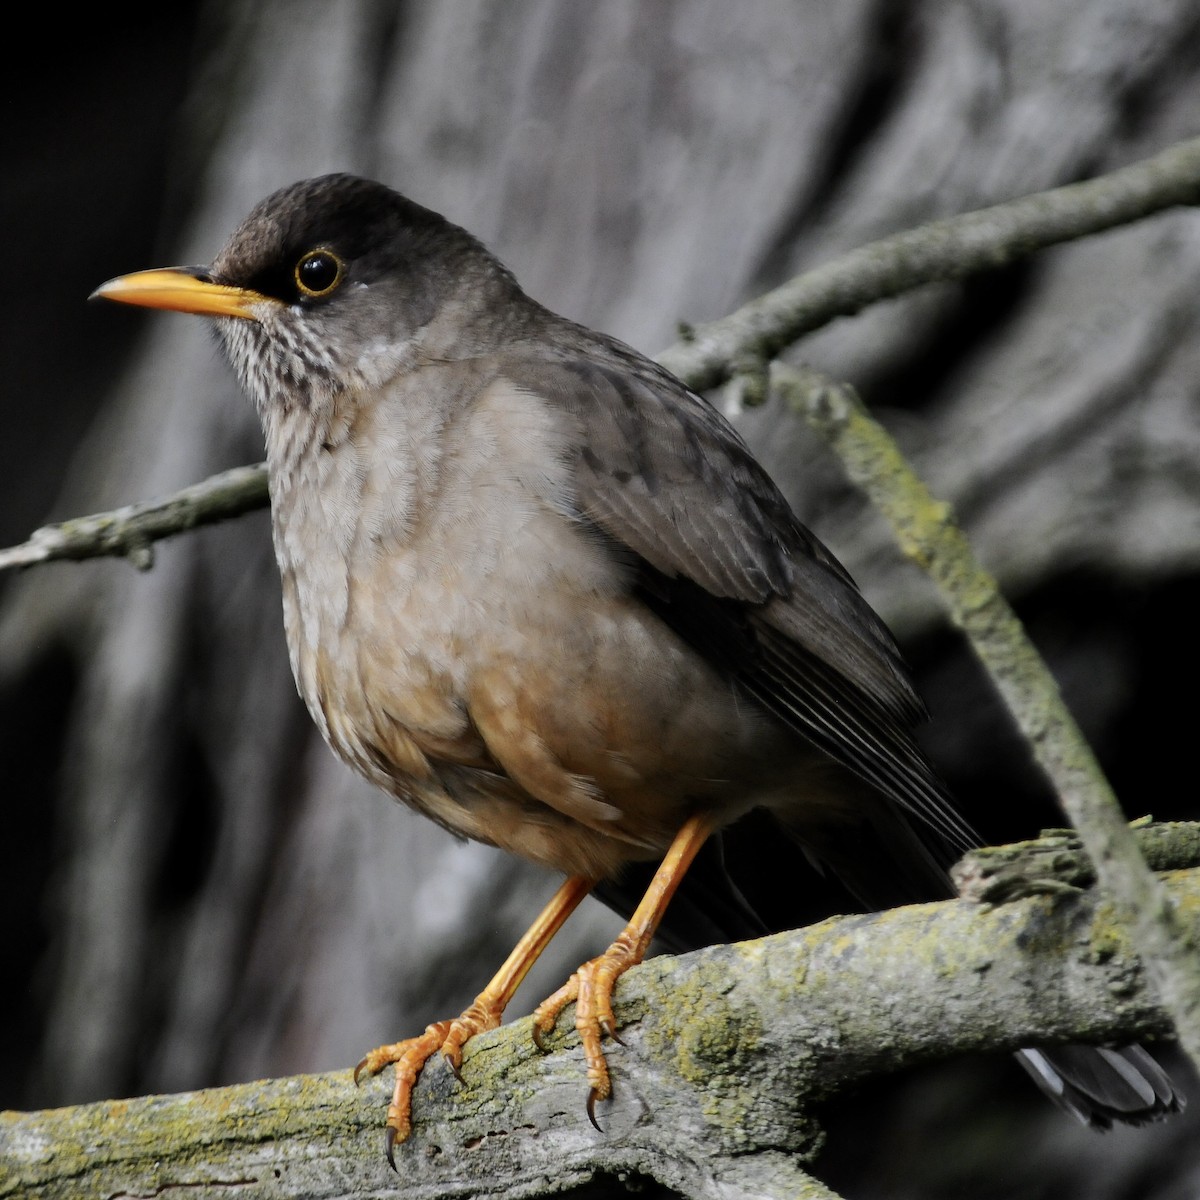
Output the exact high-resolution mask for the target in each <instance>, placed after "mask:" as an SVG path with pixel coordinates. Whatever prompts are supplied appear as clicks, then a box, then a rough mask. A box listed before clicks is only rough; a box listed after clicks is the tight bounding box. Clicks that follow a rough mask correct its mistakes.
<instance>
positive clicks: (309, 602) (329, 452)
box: [272, 379, 771, 874]
mask: <svg viewBox="0 0 1200 1200" xmlns="http://www.w3.org/2000/svg"><path fill="white" fill-rule="evenodd" d="M453 400H454V397H453V396H451V397H450V401H451V402H450V403H447V402H446V396H445V395H444V394H443V395H442V397H441V403H440V406H435V405H433V404H432V403H431V402H430V397H429V395H428V394H423V393H420V392H414V390H413V389H412V387H411V386H406V387H405V388H404V389H402V390H401V391H400V393H399V394H397V395H395V396H392V397H390V398H389V402H388V405H387V406H386V407H384V408H382V409H381V408H380V407H379V406H378V405H377V406H376V408H375V409H374V410H373V411H371V412H369V413H362V414H355V413H349V414H347V415H346V416H345V417H343V419H342V421H341V423H340V425H338V426H337V427H336V428H334V429H332V430H330V431H329V432H328V433H327V434H326V436H324V437H322V438H319V439H317V438H311V439H309V444H308V446H307V449H306V453H305V454H304V455H299V456H295V457H294V459H293V461H292V462H291V463H290V464H287V469H281V468H280V467H278V466H276V467H275V468H273V472H272V475H273V494H272V502H273V509H274V514H275V516H274V528H275V542H276V550H277V554H278V558H279V564H280V570H281V576H282V579H283V592H284V605H285V623H286V628H287V634H288V642H289V648H290V650H291V656H292V664H293V669H294V671H295V674H296V679H297V684H298V686H299V689H300V692H301V694H302V695H303V697H304V699H305V701H306V703H307V704H308V707H309V709H310V711H311V712H312V714H313V716H314V718H315V719H316V721H317V723H318V724H319V725H320V727H321V729H322V731H323V733H324V734H325V736H326V737H327V739H328V740H329V742H330V744H331V745H332V746H333V748H334V749H335V750H336V751H337V752H338V753H339V754H340V755H341V756H342V757H343V758H344V759H346V760H347V761H348V762H349V763H351V765H352V766H354V767H355V768H356V769H358V770H359V771H361V772H362V773H363V774H365V775H366V776H368V777H369V778H371V779H372V780H373V781H374V782H376V783H378V784H380V785H381V786H384V787H386V788H388V789H389V790H390V791H392V792H393V793H394V794H396V795H398V796H400V797H401V798H403V799H405V800H406V801H408V802H409V803H412V804H414V805H415V806H417V807H419V808H421V809H422V810H424V811H426V812H427V813H428V814H429V815H431V816H434V817H435V819H437V820H439V821H441V822H442V823H443V824H445V825H448V826H449V827H450V828H452V829H454V830H456V831H457V832H460V833H463V834H466V835H468V836H472V837H477V838H481V839H482V840H487V841H491V842H494V843H496V844H499V845H502V846H506V847H507V848H509V849H513V850H515V851H516V852H518V853H522V854H525V855H526V856H527V857H532V858H535V859H538V860H540V861H543V862H547V863H550V864H552V865H555V866H560V867H562V868H563V869H567V870H580V871H585V872H587V873H592V874H601V873H605V872H607V871H610V870H612V869H613V868H615V867H616V866H617V865H618V864H619V862H620V861H622V860H624V859H627V858H631V857H645V856H647V855H652V854H654V853H657V852H659V851H661V849H662V848H663V847H664V846H665V844H666V843H667V842H668V841H669V840H670V837H671V835H672V834H673V833H674V831H675V829H676V828H677V827H678V825H679V824H680V823H681V821H682V819H683V817H684V815H685V814H686V808H687V805H688V804H689V803H691V802H692V801H693V800H694V799H695V798H696V797H697V796H702V795H707V796H710V797H717V796H720V797H723V802H726V803H729V804H731V805H733V804H736V803H738V799H737V798H734V797H732V796H730V795H728V794H727V792H728V781H729V780H731V779H734V778H745V776H746V761H747V760H748V759H750V758H752V757H753V756H754V755H755V754H756V753H758V752H760V751H762V750H763V748H764V739H765V738H766V739H769V738H770V736H771V734H770V731H768V730H767V729H766V728H765V726H764V723H763V722H762V721H761V719H760V718H758V717H757V716H756V715H755V714H753V713H749V712H747V710H746V706H745V705H744V703H743V704H740V705H739V703H738V701H737V699H736V698H735V697H734V695H733V692H732V689H731V688H730V687H729V686H728V684H727V683H726V682H725V681H724V680H722V679H720V678H719V677H718V676H717V674H716V673H715V671H714V670H713V669H712V668H711V667H710V666H709V665H708V664H707V663H705V662H704V661H703V660H702V659H700V658H699V656H697V655H696V654H695V653H694V652H693V651H692V650H691V649H690V648H689V647H688V646H686V645H685V644H684V643H683V642H681V641H680V640H679V639H677V638H676V637H675V635H674V634H672V633H671V632H670V631H669V630H668V629H667V628H666V627H665V626H663V625H662V624H661V623H660V622H659V620H658V619H657V618H656V617H655V616H654V615H653V614H652V613H651V612H650V611H649V610H648V609H647V608H646V607H645V606H644V605H642V604H641V603H640V601H638V600H637V599H636V598H635V597H634V596H633V594H632V593H631V590H630V588H629V579H628V571H629V567H628V565H627V564H626V563H625V562H622V561H621V560H619V559H618V558H616V557H614V556H613V554H612V553H611V551H610V550H609V548H608V547H607V546H606V545H605V544H604V543H602V542H601V541H600V540H599V539H597V538H596V537H595V536H594V535H593V534H592V533H591V532H590V531H589V529H588V527H587V526H586V525H584V524H583V523H582V522H581V521H580V520H579V519H578V518H577V516H576V514H575V511H574V506H573V502H572V488H571V475H570V471H571V466H570V463H571V455H570V453H569V448H570V443H571V439H572V438H574V437H578V436H579V434H578V431H576V430H573V429H572V428H570V426H569V425H567V424H565V420H566V419H565V418H563V417H560V416H559V415H558V414H557V413H556V412H555V410H553V409H552V408H551V407H550V406H549V405H547V404H546V403H545V401H543V400H542V399H541V398H539V397H537V396H536V395H531V394H529V393H527V392H523V391H522V390H521V389H519V388H516V387H513V386H512V385H510V384H508V383H507V382H505V381H504V380H503V379H497V380H493V381H491V382H490V383H488V384H487V385H486V386H484V387H482V388H480V389H478V390H477V391H476V393H475V395H474V398H473V399H472V401H471V402H470V403H465V402H463V403H458V404H455V403H453ZM751 774H752V775H753V774H754V772H753V771H751Z"/></svg>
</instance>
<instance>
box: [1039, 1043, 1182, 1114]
mask: <svg viewBox="0 0 1200 1200" xmlns="http://www.w3.org/2000/svg"><path fill="white" fill-rule="evenodd" d="M1016 1058H1017V1061H1018V1062H1019V1063H1020V1064H1021V1066H1023V1067H1024V1068H1025V1070H1026V1071H1028V1072H1029V1074H1030V1075H1031V1076H1032V1077H1033V1080H1034V1082H1035V1083H1036V1084H1037V1085H1038V1087H1040V1088H1041V1089H1042V1091H1043V1092H1045V1093H1046V1095H1047V1096H1049V1097H1050V1099H1051V1100H1053V1101H1054V1103H1055V1104H1057V1105H1058V1107H1059V1108H1061V1109H1063V1110H1064V1111H1066V1112H1068V1113H1070V1114H1071V1115H1072V1116H1073V1117H1075V1118H1076V1119H1077V1120H1079V1121H1081V1122H1083V1124H1084V1125H1090V1126H1091V1127H1092V1128H1093V1129H1111V1128H1112V1125H1113V1122H1114V1121H1119V1122H1121V1123H1122V1124H1125V1125H1146V1124H1149V1123H1150V1122H1151V1121H1160V1120H1162V1119H1163V1118H1164V1117H1167V1116H1170V1115H1171V1113H1177V1112H1182V1111H1183V1110H1184V1108H1185V1107H1186V1106H1187V1099H1186V1097H1185V1096H1184V1095H1183V1094H1182V1093H1181V1092H1180V1091H1179V1090H1178V1089H1177V1088H1176V1087H1175V1085H1174V1084H1173V1083H1172V1082H1171V1080H1170V1078H1169V1076H1168V1075H1167V1073H1166V1072H1165V1071H1164V1070H1163V1069H1162V1068H1161V1067H1160V1066H1159V1065H1158V1063H1156V1062H1155V1061H1154V1059H1153V1058H1151V1057H1150V1055H1149V1054H1147V1053H1146V1051H1145V1050H1144V1049H1142V1047H1141V1046H1121V1047H1120V1048H1118V1049H1115V1050H1110V1049H1108V1048H1107V1047H1104V1046H1057V1047H1054V1048H1053V1049H1045V1050H1019V1051H1017V1055H1016Z"/></svg>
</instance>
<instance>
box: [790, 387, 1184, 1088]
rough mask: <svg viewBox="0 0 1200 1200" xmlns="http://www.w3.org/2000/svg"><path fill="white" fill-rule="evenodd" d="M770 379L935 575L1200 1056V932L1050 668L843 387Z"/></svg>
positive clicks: (964, 544)
mask: <svg viewBox="0 0 1200 1200" xmlns="http://www.w3.org/2000/svg"><path fill="white" fill-rule="evenodd" d="M773 378H774V381H775V385H776V387H777V388H778V389H779V392H780V393H781V395H782V396H783V398H784V400H785V402H786V403H787V404H788V405H789V406H790V407H792V408H793V409H794V410H795V411H796V412H798V413H800V414H802V415H804V416H805V417H806V418H807V419H808V420H809V421H810V422H811V423H812V424H813V425H814V426H815V427H816V428H817V429H819V430H820V431H821V433H822V434H823V435H824V436H825V437H826V439H827V440H828V441H829V443H830V445H831V446H832V447H833V449H834V450H835V452H836V453H837V454H838V456H839V458H840V459H841V461H842V465H843V466H844V467H845V469H846V473H847V474H848V475H849V477H850V478H851V480H852V481H853V482H854V483H855V484H857V485H858V486H859V487H861V488H862V489H863V491H865V492H866V493H867V495H868V496H869V497H870V499H871V501H872V503H873V504H874V505H875V507H876V508H877V509H879V511H880V512H881V513H882V514H883V515H884V517H885V518H886V519H887V520H888V522H889V523H890V524H891V526H892V530H893V532H894V534H895V536H896V539H897V541H898V542H899V544H900V548H901V550H903V552H904V553H905V554H906V555H907V556H908V557H909V558H911V559H912V560H913V561H915V562H917V563H918V564H919V565H920V566H921V567H922V568H924V570H925V571H926V572H927V573H928V574H929V576H930V577H931V578H932V579H933V581H934V582H935V583H936V584H937V585H938V588H939V590H940V593H941V595H942V598H943V600H944V601H945V603H946V605H947V607H948V609H949V611H950V615H951V617H952V619H953V620H954V623H955V624H956V625H958V626H959V628H961V629H962V630H963V632H964V633H965V634H966V635H967V638H968V640H969V641H970V643H971V647H972V649H974V651H975V653H976V654H977V655H978V657H979V659H980V661H981V662H982V663H983V665H984V666H985V667H986V669H987V672H988V675H989V676H990V678H991V679H992V682H993V683H994V685H995V686H996V688H997V690H998V691H999V692H1000V695H1001V696H1002V698H1003V699H1004V702H1005V703H1006V705H1007V706H1008V709H1009V711H1010V712H1011V713H1012V715H1013V717H1014V719H1015V720H1016V722H1017V725H1018V727H1019V728H1020V730H1021V732H1022V734H1023V735H1024V738H1025V740H1026V742H1027V744H1028V745H1029V746H1030V748H1031V750H1032V752H1033V756H1034V758H1035V760H1036V761H1037V763H1038V765H1039V766H1040V767H1041V768H1042V770H1043V771H1044V773H1045V774H1046V776H1047V778H1048V779H1049V780H1050V782H1051V784H1052V785H1053V787H1054V790H1055V793H1056V794H1057V796H1058V799H1059V802H1060V803H1061V804H1062V807H1063V809H1064V811H1065V812H1066V814H1067V817H1068V818H1069V819H1070V821H1071V824H1072V825H1073V826H1074V827H1075V829H1076V830H1077V831H1078V833H1079V836H1080V839H1081V841H1082V843H1083V846H1084V849H1085V850H1086V851H1087V853H1088V856H1089V858H1090V859H1091V861H1092V864H1093V865H1094V867H1095V871H1096V876H1097V878H1098V880H1099V882H1100V885H1101V887H1103V889H1104V890H1105V892H1106V893H1107V894H1108V895H1109V896H1110V897H1111V898H1112V900H1113V902H1114V903H1115V904H1116V905H1118V907H1119V909H1120V911H1121V913H1122V915H1123V918H1124V919H1125V920H1126V921H1128V922H1129V925H1130V928H1131V929H1132V930H1134V931H1135V933H1136V935H1137V937H1138V939H1139V941H1138V944H1139V946H1141V948H1142V952H1143V953H1144V954H1145V956H1146V959H1147V962H1148V963H1149V965H1150V970H1151V972H1152V975H1153V977H1154V979H1155V980H1156V982H1157V984H1158V986H1159V988H1160V989H1161V993H1162V1002H1163V1005H1164V1007H1165V1008H1166V1009H1167V1011H1168V1012H1170V1013H1171V1015H1172V1017H1173V1019H1174V1021H1175V1027H1176V1031H1177V1033H1178V1036H1179V1041H1180V1044H1181V1045H1182V1046H1183V1048H1184V1050H1185V1051H1186V1052H1187V1054H1188V1056H1189V1057H1190V1058H1191V1060H1192V1062H1193V1063H1195V1064H1196V1065H1197V1066H1200V954H1198V953H1197V946H1200V942H1198V941H1196V940H1195V939H1194V938H1193V937H1192V936H1191V935H1190V931H1189V929H1188V928H1187V926H1186V925H1185V924H1184V923H1183V921H1182V920H1181V919H1180V916H1179V914H1178V913H1176V912H1175V910H1174V909H1173V907H1172V906H1171V904H1170V903H1169V901H1168V899H1167V896H1166V893H1165V892H1164V891H1163V889H1162V887H1161V886H1160V885H1159V884H1158V882H1157V880H1156V879H1155V877H1154V875H1153V874H1151V872H1150V870H1149V868H1148V867H1147V866H1146V863H1145V861H1144V859H1143V858H1142V855H1141V853H1140V851H1139V850H1138V845H1137V842H1136V840H1135V838H1134V836H1133V834H1132V832H1131V831H1130V828H1129V826H1128V825H1127V824H1126V820H1125V816H1124V814H1123V813H1122V811H1121V806H1120V804H1119V803H1118V802H1117V798H1116V796H1115V795H1114V794H1113V791H1112V788H1111V787H1110V785H1109V783H1108V780H1107V779H1106V778H1105V776H1104V772H1103V771H1102V770H1101V768H1100V764H1099V763H1098V762H1097V761H1096V758H1095V755H1094V754H1093V753H1092V750H1091V747H1090V746H1089V745H1088V743H1087V739H1086V738H1085V737H1084V736H1083V733H1082V731H1081V730H1080V729H1079V726H1078V725H1077V724H1076V722H1075V719H1074V717H1073V716H1072V715H1071V712H1070V710H1069V709H1068V708H1067V706H1066V704H1065V703H1064V702H1063V699H1062V695H1061V694H1060V692H1059V690H1058V685H1057V683H1056V682H1055V680H1054V677H1053V675H1051V673H1050V670H1049V668H1048V667H1047V666H1046V664H1045V662H1044V661H1043V659H1042V657H1041V655H1039V654H1038V652H1037V650H1036V649H1035V647H1034V646H1033V643H1032V642H1031V641H1030V640H1029V637H1028V635H1027V634H1026V633H1025V629H1024V627H1023V626H1022V625H1021V622H1020V621H1019V620H1018V619H1017V616H1016V614H1015V613H1014V612H1013V611H1012V609H1011V608H1010V606H1009V604H1008V602H1007V601H1006V600H1005V599H1004V597H1003V595H1001V593H1000V589H999V588H998V587H997V585H996V581H995V580H994V579H993V578H992V576H991V575H990V574H989V573H988V572H987V571H985V570H984V568H983V566H982V565H981V564H980V563H979V561H978V560H977V559H976V557H975V554H974V552H973V551H972V549H971V546H970V543H969V542H968V541H967V539H966V537H965V536H964V534H963V533H962V531H961V530H960V529H959V528H958V527H957V526H956V525H955V524H954V520H953V514H952V512H951V510H950V506H949V505H948V504H945V503H943V502H941V501H939V500H937V499H935V498H934V497H933V495H932V494H931V493H930V492H929V490H928V488H926V486H925V485H924V484H923V483H922V482H921V480H920V479H919V478H918V477H917V475H916V473H915V472H914V471H913V470H912V468H911V467H909V465H908V464H907V462H906V461H905V460H904V457H903V455H902V454H901V453H900V449H899V447H898V446H897V445H896V443H895V441H894V440H893V439H892V437H891V435H890V434H888V432H887V431H886V430H885V429H884V428H883V427H882V426H881V425H880V424H879V423H878V422H877V421H875V420H874V419H873V418H872V417H871V416H870V414H869V413H868V412H867V411H866V409H865V408H864V406H863V405H862V403H861V401H860V400H859V398H858V396H857V394H856V393H855V391H854V389H853V388H851V387H850V386H849V385H847V384H842V383H837V382H836V381H834V380H832V379H830V378H828V377H827V376H824V375H822V374H821V373H820V372H818V371H814V370H812V369H810V368H795V367H788V366H784V365H782V364H777V367H776V370H775V372H774V376H773Z"/></svg>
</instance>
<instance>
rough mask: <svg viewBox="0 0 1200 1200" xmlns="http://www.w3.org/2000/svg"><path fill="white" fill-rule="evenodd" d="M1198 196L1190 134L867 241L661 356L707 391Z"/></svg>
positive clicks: (1199, 165)
mask: <svg viewBox="0 0 1200 1200" xmlns="http://www.w3.org/2000/svg"><path fill="white" fill-rule="evenodd" d="M1197 201H1200V138H1193V139H1191V140H1190V141H1186V142H1179V143H1177V144H1176V145H1174V146H1171V147H1169V148H1168V149H1166V150H1163V151H1162V152H1161V153H1159V154H1156V155H1154V156H1153V157H1151V158H1147V159H1144V160H1143V161H1142V162H1140V163H1134V164H1133V165H1132V166H1128V167H1122V168H1121V169H1120V170H1117V171H1111V172H1109V173H1108V174H1107V175H1101V176H1098V177H1097V178H1096V179H1090V180H1088V181H1086V182H1084V183H1073V184H1068V185H1067V186H1066V187H1060V188H1053V189H1051V190H1050V191H1047V192H1038V193H1036V194H1034V195H1032V196H1023V197H1021V198H1020V199H1017V200H1009V201H1006V202H1005V203H1003V204H996V205H993V206H992V207H991V208H981V209H979V210H978V211H976V212H969V213H964V214H962V215H961V216H955V217H947V218H945V219H944V220H941V221H933V222H930V223H929V224H927V225H920V226H918V227H917V228H916V229H910V230H906V231H905V232H903V233H898V234H894V235H892V236H890V237H885V238H881V239H879V240H878V241H875V242H868V243H867V245H865V246H860V247H859V248H858V249H856V250H851V251H850V252H849V253H848V254H843V255H841V256H840V257H838V258H835V259H833V260H832V261H831V262H828V263H825V264H824V265H823V266H819V267H816V268H814V269H813V270H811V271H806V272H804V274H802V275H798V276H796V278H795V279H792V280H790V281H789V282H787V283H785V284H782V285H781V286H780V287H777V288H775V289H774V290H773V291H770V292H767V293H766V294H765V295H763V296H760V297H758V298H757V299H756V300H752V301H751V302H750V303H749V304H746V305H744V306H743V307H742V308H740V309H738V310H737V311H736V312H734V313H731V314H730V315H729V316H727V317H722V318H721V319H720V320H717V321H712V322H710V323H708V324H706V325H697V326H694V327H691V328H690V329H689V330H688V331H687V336H686V337H685V339H684V341H683V342H682V343H680V344H677V345H675V346H672V347H671V348H670V349H668V350H666V351H665V352H664V353H663V354H661V355H660V356H659V361H660V362H661V363H662V365H663V366H664V367H666V368H667V369H668V370H669V371H673V372H674V373H675V374H676V375H678V376H679V377H680V378H681V379H683V380H685V381H686V382H687V384H688V386H689V387H692V388H694V389H696V390H697V391H704V390H707V389H708V388H712V387H716V386H718V385H719V384H721V383H724V382H725V380H727V379H728V378H729V377H730V375H731V374H732V373H733V372H734V371H735V370H736V369H737V367H738V364H739V363H747V362H752V361H754V360H758V361H759V362H767V361H769V360H770V359H772V358H774V357H775V356H776V355H777V354H779V353H781V352H782V351H783V350H785V349H786V348H787V347H788V346H790V345H792V344H793V343H794V342H796V341H797V340H798V339H799V338H801V337H802V336H803V335H804V334H806V333H811V332H812V331H813V330H814V329H819V328H820V327H821V326H822V325H826V324H828V323H829V322H830V321H831V320H833V319H834V318H835V317H843V316H849V315H851V314H853V313H857V312H861V311H862V309H864V308H866V307H867V306H868V305H871V304H875V303H876V302H878V301H880V300H886V299H889V298H890V297H893V296H898V295H900V294H901V293H903V292H908V291H912V290H913V289H914V288H918V287H922V286H923V285H925V284H927V283H935V282H945V281H947V280H952V279H964V278H966V277H967V276H968V275H974V274H977V273H978V272H980V271H988V270H991V269H993V268H995V267H1001V266H1004V265H1005V264H1007V263H1010V262H1013V261H1015V260H1016V259H1019V258H1024V257H1026V256H1027V255H1030V254H1033V253H1035V252H1036V251H1038V250H1044V249H1045V248H1046V247H1047V246H1053V245H1057V244H1058V243H1060V242H1069V241H1074V240H1075V239H1077V238H1081V237H1086V236H1088V235H1089V234H1093V233H1100V232H1101V231H1103V230H1105V229H1112V228H1114V227H1115V226H1118V225H1128V224H1130V223H1131V222H1133V221H1138V220H1141V219H1142V218H1143V217H1148V216H1151V215H1153V214H1154V213H1157V212H1161V211H1162V210H1163V209H1166V208H1173V207H1175V206H1176V205H1179V204H1195V203H1196V202H1197Z"/></svg>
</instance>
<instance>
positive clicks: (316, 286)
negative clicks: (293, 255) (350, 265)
mask: <svg viewBox="0 0 1200 1200" xmlns="http://www.w3.org/2000/svg"><path fill="white" fill-rule="evenodd" d="M344 271H345V268H344V267H343V265H342V260H341V259H340V258H338V256H337V255H336V254H334V252H333V251H332V250H310V251H309V252H308V253H307V254H306V255H304V257H303V258H301V259H300V261H299V262H298V263H297V264H296V286H297V287H298V288H299V289H300V294H301V295H302V296H312V297H319V296H328V295H329V293H330V292H332V291H333V290H334V289H335V288H336V287H337V286H338V284H340V283H341V282H342V275H343V274H344Z"/></svg>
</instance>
